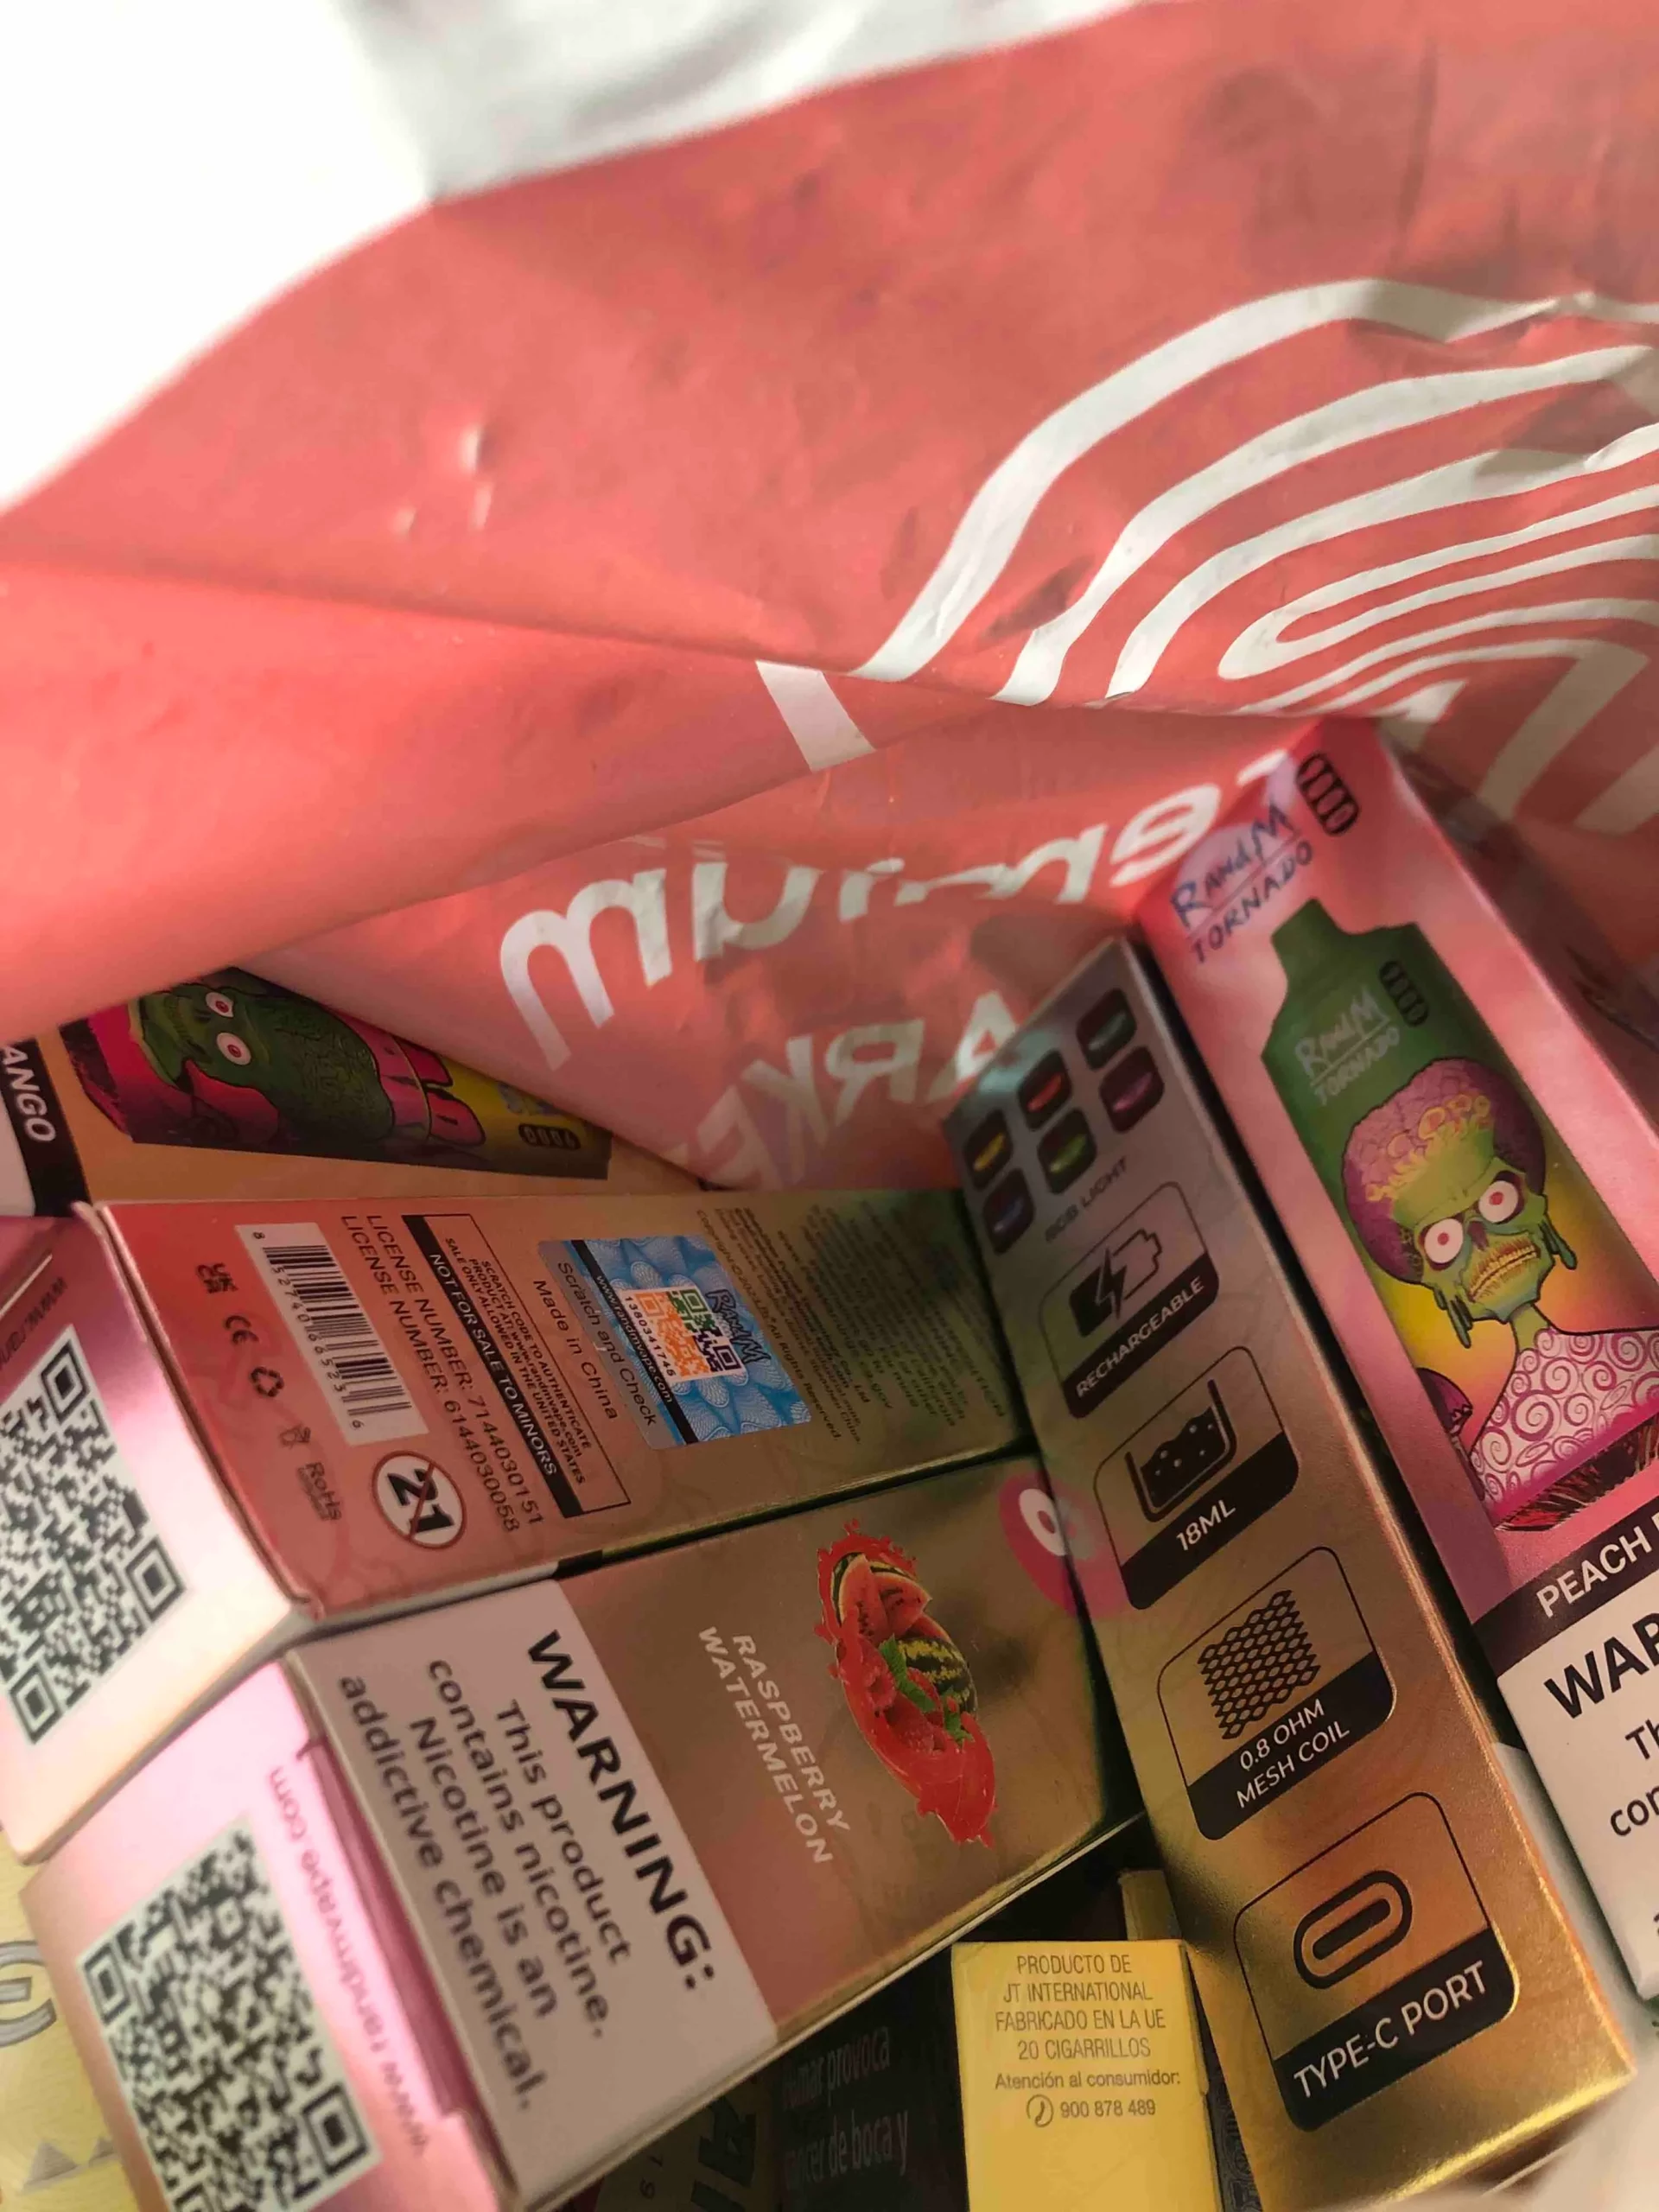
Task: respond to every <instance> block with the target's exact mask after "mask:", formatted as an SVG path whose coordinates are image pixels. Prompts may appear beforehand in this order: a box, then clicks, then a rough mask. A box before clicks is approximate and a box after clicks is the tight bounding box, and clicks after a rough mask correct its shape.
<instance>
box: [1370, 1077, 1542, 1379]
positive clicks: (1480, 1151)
mask: <svg viewBox="0 0 1659 2212" xmlns="http://www.w3.org/2000/svg"><path fill="white" fill-rule="evenodd" d="M1342 1183H1343V1195H1344V1199H1345V1200H1346V1203H1347V1207H1348V1214H1349V1218H1350V1219H1351V1221H1352V1223H1353V1224H1354V1227H1355V1230H1356V1231H1357V1234H1358V1236H1359V1238H1360V1241H1361V1243H1363V1245H1364V1247H1365V1249H1366V1250H1367V1251H1368V1252H1369V1253H1370V1255H1371V1257H1372V1259H1374V1260H1375V1261H1376V1264H1377V1265H1378V1267H1380V1268H1383V1269H1385V1270H1386V1271H1387V1273H1388V1274H1391V1275H1393V1276H1395V1279H1396V1280H1397V1281H1401V1282H1418V1283H1421V1284H1423V1285H1424V1286H1425V1287H1426V1288H1427V1289H1429V1290H1431V1291H1432V1292H1433V1294H1434V1296H1435V1298H1436V1299H1437V1300H1438V1301H1439V1303H1440V1307H1441V1310H1442V1311H1443V1312H1444V1313H1445V1314H1446V1318H1447V1319H1448V1320H1449V1321H1450V1322H1451V1324H1452V1327H1453V1328H1454V1329H1455V1330H1456V1331H1457V1333H1458V1338H1459V1342H1460V1343H1462V1344H1465V1345H1466V1344H1468V1343H1469V1342H1470V1341H1471V1332H1472V1331H1473V1328H1474V1325H1475V1324H1476V1323H1477V1322H1478V1321H1503V1322H1507V1323H1508V1324H1509V1325H1510V1329H1511V1330H1512V1331H1513V1332H1514V1335H1515V1339H1516V1345H1517V1347H1518V1348H1519V1349H1521V1350H1522V1351H1524V1350H1525V1349H1526V1348H1527V1346H1528V1345H1529V1344H1531V1343H1532V1342H1533V1341H1534V1339H1535V1338H1536V1337H1537V1335H1538V1332H1539V1331H1540V1330H1541V1329H1543V1328H1545V1327H1547V1326H1548V1319H1547V1317H1546V1316H1545V1314H1544V1313H1543V1312H1542V1311H1541V1307H1540V1306H1539V1303H1538V1300H1539V1295H1540V1293H1541V1291H1542V1289H1543V1286H1544V1282H1545V1280H1546V1278H1547V1277H1548V1274H1550V1272H1551V1270H1552V1269H1553V1268H1554V1266H1555V1264H1556V1262H1558V1261H1559V1262H1560V1263H1561V1264H1562V1265H1563V1266H1565V1267H1568V1268H1571V1267H1573V1266H1575V1265H1576V1264H1577V1262H1576V1260H1575V1258H1574V1255H1573V1251H1572V1249H1571V1248H1570V1247H1569V1245H1568V1244H1567V1241H1566V1239H1565V1238H1564V1237H1563V1236H1561V1234H1560V1230H1557V1229H1556V1228H1555V1226H1554V1224H1553V1223H1552V1222H1551V1220H1550V1217H1549V1205H1548V1200H1547V1199H1546V1198H1545V1195H1544V1144H1543V1137H1542V1134H1541V1131H1540V1129H1539V1127H1538V1123H1537V1120H1536V1117H1535V1116H1534V1114H1533V1112H1532V1109H1531V1108H1530V1107H1529V1105H1528V1103H1527V1102H1526V1100H1525V1099H1524V1098H1522V1096H1521V1094H1520V1092H1519V1091H1518V1090H1516V1087H1515V1085H1514V1084H1512V1083H1511V1082H1510V1080H1509V1079H1508V1077H1505V1076H1503V1075H1502V1074H1500V1073H1499V1071H1497V1069H1496V1068H1491V1067H1487V1066H1484V1065H1483V1064H1482V1063H1481V1062H1480V1061H1478V1060H1467V1059H1456V1058H1453V1059H1443V1060H1432V1061H1431V1062H1430V1063H1429V1065H1427V1067H1426V1068H1423V1069H1421V1071H1419V1072H1418V1073H1417V1074H1416V1075H1415V1076H1414V1077H1412V1079H1411V1081H1410V1082H1409V1083H1408V1084H1405V1085H1404V1086H1403V1087H1402V1089H1401V1090H1396V1091H1395V1094H1394V1096H1392V1097H1391V1098H1387V1099H1385V1100H1384V1101H1383V1103H1382V1105H1380V1106H1378V1107H1376V1109H1374V1110H1373V1111H1372V1112H1370V1113H1369V1114H1367V1115H1366V1116H1365V1118H1364V1119H1363V1121H1362V1122H1359V1123H1358V1124H1357V1127H1356V1128H1355V1129H1354V1132H1353V1134H1352V1135H1351V1137H1350V1138H1349V1140H1348V1143H1347V1147H1346V1148H1345V1150H1344V1154H1343V1160H1342Z"/></svg>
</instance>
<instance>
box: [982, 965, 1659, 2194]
mask: <svg viewBox="0 0 1659 2212" xmlns="http://www.w3.org/2000/svg"><path fill="white" fill-rule="evenodd" d="M950 1130H951V1135H952V1138H953V1141H954V1144H955V1147H956V1149H957V1156H958V1158H959V1160H960V1161H961V1163H962V1168H963V1181H964V1184H965V1185H966V1186H967V1189H968V1192H969V1205H970V1211H972V1213H973V1215H974V1217H975V1219H976V1224H977V1226H978V1230H979V1234H980V1236H981V1239H982V1246H983V1249H984V1250H985V1254H986V1257H987V1260H988V1265H989V1268H990V1271H991V1277H992V1285H993V1288H994V1291H995V1295H996V1299H997V1302H998V1305H999V1306H1000V1308H1001V1313H1002V1316H1003V1320H1004V1324H1005V1325H1006V1327H1007V1333H1008V1336H1009V1338H1010V1342H1011V1344H1012V1347H1013V1350H1014V1359H1015V1363H1016V1366H1017V1368H1018V1370H1019V1371H1020V1376H1021V1379H1022V1382H1023V1383H1024V1387H1025V1390H1026V1395H1027V1402H1028V1404H1029V1407H1030V1409H1031V1414H1032V1418H1033V1427H1034V1429H1035V1432H1036V1433H1037V1436H1038V1439H1039V1443H1040V1445H1041V1446H1042V1449H1043V1451H1044V1453H1045V1456H1046V1463H1047V1465H1048V1468H1049V1471H1050V1476H1051V1479H1052V1483H1053V1485H1054V1489H1055V1493H1056V1497H1057V1501H1058V1507H1059V1510H1060V1514H1061V1517H1062V1521H1063V1523H1064V1527H1065V1534H1066V1537H1067V1540H1068V1542H1069V1544H1070V1546H1071V1552H1072V1556H1073V1560H1074V1562H1075V1564H1076V1566H1077V1572H1078V1575H1079V1579H1080V1580H1081V1582H1082V1584H1083V1586H1084V1594H1085V1597H1086V1599H1087V1601H1088V1605H1089V1609H1090V1614H1091V1616H1092V1618H1093V1621H1094V1624H1095V1632H1096V1638H1097V1640H1098V1643H1099V1646H1100V1649H1101V1653H1102V1656H1103V1659H1104V1661H1105V1664H1106V1669H1107V1672H1108V1675H1109V1678H1110V1681H1111V1685H1112V1689H1113V1693H1114V1695H1115V1697H1116V1702H1117V1706H1118V1710H1119V1713H1120V1716H1121V1718H1122V1723H1123V1727H1124V1732H1125V1734H1126V1735H1127V1737H1128V1744H1129V1749H1130V1751H1131V1754H1132V1756H1133V1758H1134V1760H1135V1768H1136V1771H1137V1773H1138V1775H1139V1777H1140V1780H1141V1789H1142V1791H1143V1793H1144V1795H1145V1797H1146V1802H1147V1811H1148V1813H1149V1815H1150V1817H1151V1820H1152V1822H1153V1826H1154V1832H1155V1834H1156V1835H1157V1838H1158V1841H1159V1844H1160V1849H1161V1851H1162V1853H1163V1854H1164V1858H1165V1862H1166V1866H1167V1868H1168V1872H1169V1878H1170V1884H1171V1887H1172V1890H1173V1893H1174V1897H1175V1901H1176V1904H1177V1908H1178V1910H1179V1916H1180V1923H1181V1927H1182V1929H1183V1931H1184V1933H1185V1936H1186V1937H1187V1939H1188V1941H1189V1942H1190V1943H1191V1945H1192V1955H1193V1963H1194V1969H1195V1973H1196V1975H1197V1979H1198V1986H1199V1990H1200V1993H1201V1995H1202V1998H1203V2000H1204V2005H1205V2011H1206V2012H1207V2013H1208V2015H1209V2019H1210V2024H1211V2030H1212V2031H1213V2033H1214V2037H1215V2042H1216V2045H1217V2050H1218V2052H1219V2054H1220V2057H1221V2062H1222V2065H1223V2068H1224V2071H1225V2074H1226V2077H1227V2081H1228V2084H1229V2087H1230V2089H1231V2092H1232V2095H1233V2101H1234V2103H1235V2105H1236V2109H1237V2114H1238V2120H1239V2125H1240V2127H1241V2129H1242V2131H1243V2138H1244V2141H1245V2144H1246V2146H1247V2148H1248V2150H1249V2157H1250V2162H1251V2164H1252V2166H1253V2168H1254V2170H1255V2177H1256V2181H1257V2183H1258V2185H1259V2187H1260V2190H1261V2193H1262V2201H1263V2202H1264V2203H1265V2204H1266V2205H1267V2206H1268V2208H1269V2212H1281V2208H1285V2212H1288V2208H1291V2207H1301V2206H1313V2205H1321V2204H1328V2203H1331V2202H1335V2201H1338V2200H1343V2201H1345V2200H1347V2199H1349V2198H1351V2197H1356V2196H1365V2195H1367V2194H1370V2193H1377V2194H1384V2193H1395V2192H1403V2191H1405V2190H1410V2189H1413V2188H1417V2187H1421V2186H1425V2185H1427V2183H1431V2182H1433V2181H1437V2180H1441V2179H1445V2178H1448V2177H1452V2176H1453V2175H1456V2174H1459V2173H1463V2172H1465V2171H1469V2170H1471V2169H1474V2168H1478V2167H1481V2166H1483V2165H1494V2164H1498V2163H1500V2162H1501V2163H1516V2164H1518V2163H1520V2162H1521V2161H1522V2159H1523V2158H1526V2157H1528V2156H1529V2155H1532V2154H1534V2153H1535V2151H1536V2149H1537V2147H1538V2146H1539V2145H1540V2144H1541V2141H1542V2140H1543V2139H1546V2138H1547V2137H1548V2134H1549V2133H1550V2132H1551V2131H1553V2130H1555V2129H1557V2128H1559V2127H1560V2125H1561V2124H1562V2123H1563V2122H1565V2121H1567V2120H1569V2119H1571V2118H1572V2117H1573V2115H1575V2114H1577V2113H1580V2112H1582V2111H1583V2110H1585V2109H1586V2107H1589V2106H1591V2105H1592V2104H1594V2103H1595V2102H1596V2101H1598V2100H1599V2099H1600V2098H1602V2097H1604V2096H1605V2095H1606V2094H1609V2092H1611V2090H1613V2089H1615V2088H1618V2087H1619V2086H1620V2085H1621V2084H1622V2083H1623V2082H1624V2081H1625V2080H1626V2079H1627V2078H1628V2077H1629V2075H1630V2072H1631V2070H1632V2065H1633V2058H1632V2050H1631V2044H1630V2036H1629V2032H1628V2031H1627V2027H1626V2025H1625V2024H1624V2022H1625V2011H1624V2007H1625V2004H1626V1999H1625V1996H1624V1993H1623V1985H1622V1977H1621V1976H1620V1975H1619V1974H1618V1968H1617V1966H1616V1965H1615V1964H1614V1963H1613V1962H1612V1959H1611V1950H1610V1949H1609V1948H1606V1947H1605V1942H1603V1941H1602V1940H1601V1939H1599V1938H1598V1937H1597V1936H1594V1935H1592V1934H1591V1933H1590V1932H1588V1923H1587V1922H1586V1923H1583V1924H1580V1921H1579V1918H1578V1916H1577V1914H1576V1910H1575V1906H1574V1904H1573V1901H1572V1897H1571V1878H1570V1877H1564V1880H1566V1881H1567V1885H1568V1887H1567V1890H1566V1891H1564V1890H1563V1889H1562V1888H1560V1887H1558V1885H1557V1882H1556V1881H1555V1880H1554V1879H1553V1878H1552V1873H1551V1871H1550V1868H1549V1866H1547V1864H1546V1859H1545V1856H1544V1847H1543V1846H1542V1845H1541V1842H1540V1841H1539V1840H1538V1838H1537V1834H1536V1833H1535V1829H1534V1827H1532V1826H1531V1825H1529V1817H1528V1815H1527V1814H1525V1813H1523V1811H1522V1802H1521V1800H1520V1798H1519V1797H1518V1796H1517V1795H1516V1788H1514V1787H1511V1783H1510V1778H1509V1772H1510V1763H1512V1762H1514V1761H1515V1759H1516V1755H1515V1754H1513V1753H1510V1752H1509V1751H1506V1749H1505V1748H1504V1747H1503V1746H1502V1745H1499V1744H1498V1743H1497V1740H1496V1739H1495V1738H1494V1735H1493V1732H1492V1729H1491V1725H1490V1724H1489V1722H1488V1720H1487V1719H1486V1718H1485V1716H1484V1713H1483V1712H1482V1710H1481V1708H1480V1707H1478V1705H1477V1704H1476V1702H1475V1700H1474V1698H1473V1697H1472V1695H1471V1692H1470V1690H1469V1688H1468V1687H1467V1685H1466V1683H1465V1681H1464V1678H1463V1675H1462V1673H1461V1670H1460V1669H1459V1663H1458V1661H1457V1657H1456V1655H1455V1653H1454V1651H1453V1649H1452V1646H1451V1644H1450V1643H1449V1642H1448V1640H1447V1637H1446V1633H1445V1630H1444V1629H1443V1627H1442V1625H1441V1624H1440V1621H1439V1618H1438V1617H1437V1615H1436V1612H1435V1609H1434V1605H1433V1600H1432V1598H1431V1596H1430V1594H1429V1592H1428V1591H1427V1587H1426V1586H1425V1584H1424V1583H1423V1581H1422V1579H1421V1574H1420V1573H1419V1570H1418V1568H1417V1567H1416V1565H1415V1563H1414V1559H1413V1557H1412V1555H1411V1554H1410V1552H1409V1551H1408V1548H1407V1546H1406V1544H1405V1541H1404V1540H1403V1538H1402V1534H1401V1532H1400V1530H1399V1529H1398V1527H1397V1526H1396V1523H1395V1518H1394V1515H1393V1511H1392V1509H1391V1508H1390V1506H1389V1503H1388V1501H1387V1498H1386V1497H1385V1494H1384V1492H1383V1489H1382V1487H1381V1485H1380V1482H1379V1479H1378V1477H1377V1474H1376V1471H1375V1469H1374V1467H1373V1465H1372V1463H1371V1461H1370V1457H1369V1455H1368V1452H1367V1449H1366V1447H1365V1446H1364V1444H1363V1441H1362V1439H1361V1436H1360V1433H1359V1432H1358V1430H1357V1428H1356V1427H1355V1424H1354V1421H1353V1419H1352V1418H1351V1414H1350V1412H1349V1409H1348V1407H1347V1405H1346V1403H1345V1402H1344V1397H1343V1395H1342V1394H1341V1391H1340V1389H1338V1384H1337V1383H1336V1381H1335V1379H1334V1378H1333V1376H1332V1373H1331V1371H1330V1370H1329V1368H1328V1366H1327V1364H1326V1363H1325V1358H1324V1357H1323V1355H1322V1353H1321V1351H1320V1348H1319V1342H1318V1340H1317V1338H1316V1337H1315V1335H1314V1333H1313V1329H1312V1327H1311V1326H1310V1324H1309V1322H1308V1320H1307V1319H1306V1317H1305V1315H1304V1313H1303V1312H1302V1311H1301V1309H1300V1306H1299V1304H1298V1302H1297V1298H1296V1295H1295V1294H1294V1292H1293V1290H1292V1288H1291V1287H1290V1284H1289V1281H1288V1280H1287V1276H1286V1274H1284V1272H1283V1270H1282V1269H1281V1265H1280V1263H1279V1261H1278V1259H1277V1257H1276V1255H1275V1253H1274V1246H1273V1244H1272V1243H1271V1242H1270V1240H1269V1236H1268V1231H1267V1230H1266V1228H1265V1227H1264V1225H1263V1224H1262V1219H1261V1217H1259V1215H1258V1213H1257V1211H1256V1210H1255V1205H1254V1204H1253V1202H1252V1200H1251V1198H1249V1196H1248V1195H1247V1192H1246V1191H1245V1189H1244V1187H1243V1184H1242V1183H1241V1181H1240V1179H1239V1177H1238V1174H1237V1173H1236V1170H1235V1168H1234V1166H1233V1165H1232V1163H1231V1160H1230V1157H1229V1154H1228V1152H1227V1150H1226V1149H1225V1147H1224V1142H1223V1141H1222V1139H1221V1137H1220V1136H1219V1135H1218V1133H1217V1128H1216V1126H1215V1124H1214V1123H1213V1122H1212V1120H1211V1116H1210V1114H1209V1111H1208V1109H1206V1107H1205V1104H1204V1103H1203V1101H1202V1096H1201V1093H1200V1091H1199V1090H1198V1085H1197V1084H1196V1083H1195V1080H1194V1078H1193V1077H1192V1074H1191V1073H1190V1072H1189V1071H1188V1069H1187V1068H1186V1066H1185V1065H1184V1063H1183V1061H1182V1058H1181V1057H1180V1054H1179V1051H1178V1050H1177V1048H1176V1046H1175V1045H1174V1043H1173V1039H1172V1036H1171V1033H1170V1032H1169V1030H1168V1028H1167V1027H1166V1023H1165V1020H1164V1019H1163V1016H1162V1014H1161V1013H1160V1008H1159V1006H1158V1004H1157V1002H1156V1001H1155V999H1154V996H1153V995H1152V993H1151V991H1150V990H1149V988H1148V987H1147V982H1146V980H1145V978H1144V976H1143V975H1142V972H1141V969H1140V968H1139V966H1138V964H1137V962H1136V959H1135V956H1134V955H1133V954H1132V953H1131V952H1130V951H1129V950H1128V947H1127V946H1126V945H1124V944H1121V943H1120V944H1113V945H1110V946H1109V947H1108V948H1107V949H1106V950H1104V951H1103V952H1102V953H1101V954H1100V955H1098V956H1096V957H1094V958H1093V959H1091V960H1090V962H1088V963H1086V964H1085V965H1084V967H1083V968H1082V969H1079V970H1078V971H1077V973H1076V974H1075V975H1074V976H1072V977H1071V979H1070V981H1069V982H1067V983H1066V984H1065V985H1064V986H1062V987H1061V988H1060V989H1059V991H1058V993H1057V994H1056V995H1054V996H1053V998H1052V1000H1051V1001H1049V1002H1048V1003H1047V1004H1046V1006H1045V1007H1043V1008H1042V1009H1040V1010H1039V1013H1038V1014H1036V1015H1034V1016H1033V1019H1032V1020H1031V1021H1030V1022H1028V1023H1027V1026H1026V1027H1025V1028H1024V1029H1023V1030H1022V1031H1021V1032H1020V1034H1019V1036H1017V1037H1016V1038H1015V1039H1013V1040H1012V1041H1011V1042H1010V1043H1009V1044H1008V1045H1007V1046H1006V1047H1005V1048H1004V1050H1003V1052H1001V1054H1000V1055H999V1056H998V1058H997V1059H996V1060H995V1062H994V1063H993V1064H992V1065H991V1066H990V1067H989V1068H988V1070H987V1071H986V1073H985V1074H984V1076H983V1077H982V1079H981V1081H980V1082H979V1084H977V1086H976V1089H975V1090H974V1091H973V1092H972V1093H971V1094H970V1095H969V1096H968V1098H967V1099H966V1100H965V1101H964V1102H963V1103H962V1105H961V1106H960V1107H959V1108H958V1109H957V1111H956V1113H955V1114H954V1116H952V1119H951V1122H950ZM1516 1783H1517V1786H1522V1787H1524V1782H1523V1779H1522V1774H1521V1771H1520V1770H1519V1769H1518V1768H1517V1769H1516ZM1586 1945H1589V1946H1592V1947H1593V1948H1590V1949H1587V1948H1586Z"/></svg>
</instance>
